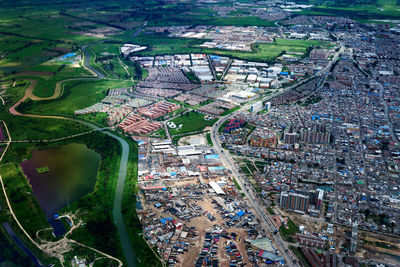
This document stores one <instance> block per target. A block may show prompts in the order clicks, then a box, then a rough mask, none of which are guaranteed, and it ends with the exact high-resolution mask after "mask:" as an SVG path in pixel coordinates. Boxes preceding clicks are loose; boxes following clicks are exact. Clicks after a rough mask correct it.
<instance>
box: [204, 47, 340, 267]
mask: <svg viewBox="0 0 400 267" xmlns="http://www.w3.org/2000/svg"><path fill="white" fill-rule="evenodd" d="M343 50H344V46H341V47H340V49H339V51H338V52H336V53H335V55H334V57H333V58H332V60H331V62H330V63H329V64H328V65H327V66H326V67H325V68H324V69H323V70H321V71H319V72H318V73H317V74H315V75H313V76H311V77H309V78H306V79H304V80H302V81H300V82H299V83H296V84H294V85H291V86H289V87H286V88H281V89H280V90H278V91H277V92H275V93H273V94H272V95H270V96H265V97H263V98H262V99H261V100H259V101H263V102H265V101H268V100H270V99H272V98H273V97H276V96H278V95H280V94H282V93H284V92H287V91H289V90H292V89H293V88H295V87H297V86H299V85H302V84H304V83H306V82H308V81H310V80H311V79H314V78H317V77H320V76H324V79H323V81H325V79H326V77H327V76H328V75H327V73H328V71H329V70H330V68H331V66H332V65H333V64H334V63H335V62H336V61H337V59H338V58H339V55H340V54H341V53H342V52H343ZM250 106H251V103H248V104H246V105H244V106H242V107H241V108H240V109H239V110H237V111H236V112H233V113H231V114H229V115H226V116H223V117H221V118H220V119H219V120H218V121H217V122H216V123H215V124H214V125H213V127H212V130H211V141H212V143H213V145H214V148H215V150H216V152H217V154H218V155H219V157H220V158H221V161H222V162H223V163H224V165H225V166H226V167H227V168H228V169H229V170H230V171H231V172H232V174H233V176H234V177H235V178H236V181H237V182H238V184H239V186H240V187H241V188H242V192H243V193H244V194H245V196H246V197H247V199H248V201H249V202H250V204H251V205H252V207H253V208H254V209H255V211H256V212H257V214H258V216H259V217H260V219H261V221H262V226H263V228H264V229H265V230H266V232H269V233H272V232H273V231H274V230H275V225H274V224H273V223H272V221H271V219H270V218H269V216H268V215H266V214H267V212H266V210H265V208H263V207H262V206H261V205H260V203H259V202H258V200H257V199H256V197H255V196H254V195H255V191H254V188H253V187H252V186H251V185H250V184H249V183H246V182H245V177H244V175H242V174H241V173H240V172H239V171H238V168H237V167H236V166H237V164H236V162H235V161H234V160H233V158H232V156H231V155H230V153H229V151H227V150H225V149H224V148H222V146H221V143H220V140H219V137H218V136H219V133H218V129H219V127H220V126H221V125H222V124H223V123H224V122H225V121H226V120H228V119H230V118H234V117H235V115H236V114H238V113H240V112H242V111H245V110H248V109H249V108H250ZM272 237H273V239H274V240H275V242H276V244H277V246H278V249H279V251H280V252H281V254H282V256H283V258H284V259H285V262H286V263H287V264H290V266H299V265H298V263H297V260H296V257H295V256H294V255H293V254H292V253H291V251H290V250H289V249H288V247H287V245H286V243H285V242H284V241H283V240H282V237H281V236H280V234H279V233H277V234H273V235H272Z"/></svg>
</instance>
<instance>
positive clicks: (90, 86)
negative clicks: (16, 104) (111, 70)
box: [21, 80, 133, 116]
mask: <svg viewBox="0 0 400 267" xmlns="http://www.w3.org/2000/svg"><path fill="white" fill-rule="evenodd" d="M132 85H133V83H132V82H131V81H130V80H98V81H81V80H80V81H69V82H66V83H65V85H64V94H63V95H62V96H61V97H60V98H58V99H53V100H44V101H32V100H27V101H26V102H24V103H25V104H24V105H22V106H21V110H22V111H24V112H26V113H28V112H29V113H34V114H49V115H68V116H72V115H73V114H74V111H75V110H78V109H82V108H85V107H88V106H91V105H93V104H95V103H98V102H100V100H102V99H103V98H104V97H105V96H106V94H107V90H108V89H111V88H121V87H130V86H132Z"/></svg>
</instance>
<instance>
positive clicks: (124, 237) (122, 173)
mask: <svg viewBox="0 0 400 267" xmlns="http://www.w3.org/2000/svg"><path fill="white" fill-rule="evenodd" d="M87 47H88V45H85V46H83V47H82V53H83V65H84V67H85V68H86V69H88V70H89V71H90V72H91V73H93V74H94V75H96V77H95V78H76V79H68V80H63V81H60V82H58V83H57V85H56V88H55V90H54V94H53V96H51V97H49V98H40V97H37V96H35V95H33V89H34V87H35V86H36V84H37V81H36V80H29V81H30V85H29V86H28V88H27V90H26V91H25V95H24V97H23V98H21V99H20V100H19V101H18V102H17V103H15V104H14V105H13V106H12V107H10V109H9V112H10V113H11V114H13V115H18V116H26V117H35V118H48V119H61V120H69V121H75V122H78V123H81V124H84V125H86V126H88V127H90V128H92V129H94V130H100V129H101V128H100V127H98V126H97V125H95V124H92V123H89V122H86V121H81V120H78V119H72V118H68V117H62V116H47V115H34V114H22V113H20V112H18V111H16V107H17V106H18V105H19V104H20V103H22V102H23V101H24V100H26V99H28V98H31V99H33V100H46V99H55V98H57V97H59V96H60V95H61V94H62V88H63V87H62V84H63V83H64V82H66V81H69V80H78V79H82V80H87V79H102V78H104V75H103V74H102V73H101V72H99V71H98V70H96V69H95V68H93V67H92V66H90V54H89V53H88V52H87V50H86V49H87ZM104 133H105V134H107V135H108V136H110V137H112V138H114V139H116V140H117V141H118V142H119V143H120V144H121V147H122V154H121V162H120V166H119V172H118V180H117V186H116V189H115V195H114V204H113V211H112V214H113V219H114V222H115V225H116V227H117V230H118V235H119V238H120V241H121V245H122V249H123V251H124V254H125V258H126V260H127V263H128V266H134V267H135V266H136V265H137V257H136V254H135V251H134V249H133V246H132V243H131V240H130V238H129V234H128V231H127V228H126V225H125V222H124V220H123V217H122V212H121V205H122V197H123V193H124V186H125V180H126V173H127V165H128V157H129V144H128V143H127V142H126V141H125V140H124V139H122V138H121V137H119V136H117V135H115V134H113V133H111V132H104Z"/></svg>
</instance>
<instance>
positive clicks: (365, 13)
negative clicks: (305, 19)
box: [299, 0, 400, 20]
mask: <svg viewBox="0 0 400 267" xmlns="http://www.w3.org/2000/svg"><path fill="white" fill-rule="evenodd" d="M308 2H310V3H311V4H314V5H315V6H314V7H312V8H310V9H306V10H303V11H301V12H299V13H300V14H303V15H323V16H324V15H325V16H340V17H350V18H352V19H357V20H366V19H367V20H370V19H372V20H373V19H398V18H400V5H399V3H398V1H397V0H378V1H340V2H339V1H337V2H334V1H323V0H311V1H308Z"/></svg>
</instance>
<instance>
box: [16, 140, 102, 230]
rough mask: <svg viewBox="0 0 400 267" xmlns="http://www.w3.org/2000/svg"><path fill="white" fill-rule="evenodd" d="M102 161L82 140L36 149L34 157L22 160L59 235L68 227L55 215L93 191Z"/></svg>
mask: <svg viewBox="0 0 400 267" xmlns="http://www.w3.org/2000/svg"><path fill="white" fill-rule="evenodd" d="M99 165H100V155H99V154H98V153H96V152H95V151H93V150H91V149H88V148H87V147H86V145H83V144H68V145H63V146H59V147H54V148H48V149H43V150H36V151H33V152H32V158H31V159H29V160H26V161H24V162H22V163H21V168H22V170H23V171H24V173H25V175H26V177H27V178H28V181H29V183H30V184H31V186H32V189H33V193H34V195H35V197H36V198H37V200H38V201H39V204H40V206H41V207H42V209H43V211H44V213H45V214H46V217H47V219H48V220H49V222H50V224H51V225H52V226H53V228H54V234H55V235H56V236H59V235H61V234H63V233H64V232H65V229H64V227H63V225H62V223H61V222H60V221H57V220H54V215H55V214H56V213H57V212H58V210H60V209H61V208H63V207H65V206H67V205H69V204H70V203H72V202H74V201H76V200H79V199H81V198H82V197H83V196H85V195H86V194H88V193H90V192H92V191H93V189H94V184H95V182H96V177H97V172H98V169H99ZM43 170H45V171H43Z"/></svg>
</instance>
